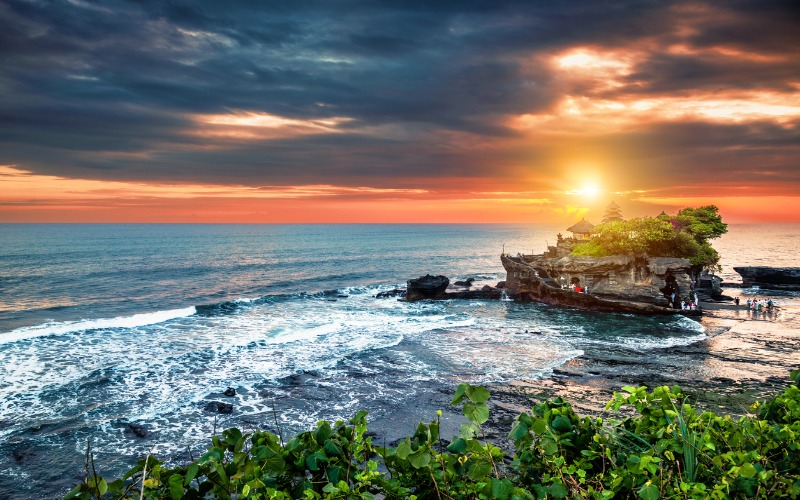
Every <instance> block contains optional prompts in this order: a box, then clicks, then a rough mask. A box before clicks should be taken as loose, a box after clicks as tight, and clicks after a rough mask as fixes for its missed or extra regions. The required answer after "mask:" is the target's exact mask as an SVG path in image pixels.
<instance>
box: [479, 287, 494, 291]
mask: <svg viewBox="0 0 800 500" xmlns="http://www.w3.org/2000/svg"><path fill="white" fill-rule="evenodd" d="M492 290H494V288H492V287H490V286H489V285H483V288H481V291H482V292H491V291H492Z"/></svg>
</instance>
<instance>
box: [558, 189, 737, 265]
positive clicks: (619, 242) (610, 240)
mask: <svg viewBox="0 0 800 500" xmlns="http://www.w3.org/2000/svg"><path fill="white" fill-rule="evenodd" d="M727 231H728V225H727V224H725V223H724V222H722V217H721V216H720V215H719V209H718V208H717V207H716V206H714V205H706V206H702V207H698V208H684V209H682V210H680V211H679V212H678V213H677V214H676V215H673V216H670V215H661V216H659V217H643V218H638V219H629V220H624V221H616V222H608V223H606V224H600V225H599V226H597V227H595V229H594V235H593V237H592V239H591V240H590V241H587V242H585V243H580V244H578V245H575V247H574V248H573V249H572V254H573V255H577V256H591V257H605V256H609V255H633V256H648V255H649V256H653V257H682V258H685V259H689V261H690V262H691V263H692V265H694V266H699V267H704V268H707V269H716V268H717V267H718V264H719V254H718V253H717V251H716V250H714V248H713V247H712V246H711V244H710V243H709V241H708V240H710V239H713V238H718V237H719V236H721V235H723V234H725V233H726V232H727Z"/></svg>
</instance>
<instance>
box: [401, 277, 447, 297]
mask: <svg viewBox="0 0 800 500" xmlns="http://www.w3.org/2000/svg"><path fill="white" fill-rule="evenodd" d="M449 284H450V280H449V279H448V278H447V276H442V275H439V276H431V275H430V274H427V275H425V276H420V277H419V278H416V279H410V280H408V287H407V288H406V300H408V301H409V302H414V301H417V300H423V299H435V298H438V297H439V296H440V295H443V294H444V292H445V290H447V285H449Z"/></svg>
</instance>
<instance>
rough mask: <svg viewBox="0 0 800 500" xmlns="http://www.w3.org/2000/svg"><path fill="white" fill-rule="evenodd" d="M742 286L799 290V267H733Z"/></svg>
mask: <svg viewBox="0 0 800 500" xmlns="http://www.w3.org/2000/svg"><path fill="white" fill-rule="evenodd" d="M733 270H734V271H736V272H737V273H739V274H740V275H741V276H742V283H743V284H744V286H757V287H759V288H766V289H770V290H800V267H767V266H754V267H734V268H733Z"/></svg>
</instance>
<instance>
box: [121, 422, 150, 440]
mask: <svg viewBox="0 0 800 500" xmlns="http://www.w3.org/2000/svg"><path fill="white" fill-rule="evenodd" d="M126 432H130V433H132V434H133V435H134V436H136V437H139V438H144V437H147V429H145V427H144V426H143V425H140V424H134V423H133V422H128V424H127V428H126Z"/></svg>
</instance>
